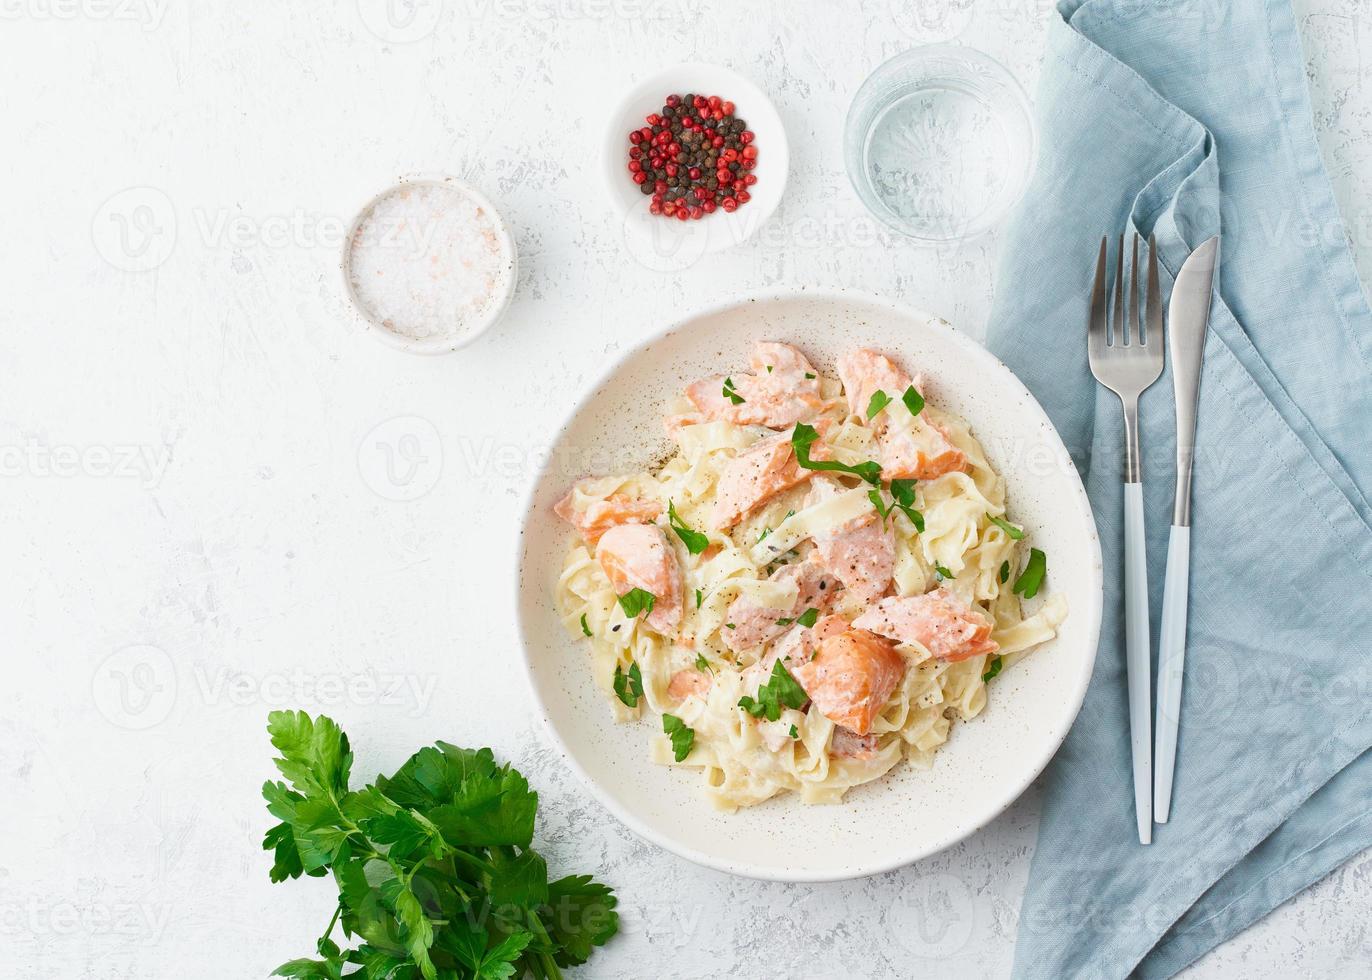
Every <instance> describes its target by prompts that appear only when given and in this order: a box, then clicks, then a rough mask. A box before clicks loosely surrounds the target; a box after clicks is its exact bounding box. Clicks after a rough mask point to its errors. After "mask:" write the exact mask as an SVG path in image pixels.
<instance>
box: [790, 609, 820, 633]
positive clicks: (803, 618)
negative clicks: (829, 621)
mask: <svg viewBox="0 0 1372 980" xmlns="http://www.w3.org/2000/svg"><path fill="white" fill-rule="evenodd" d="M818 619H819V610H818V609H816V608H814V607H813V606H811V607H810V608H809V609H807V610H805V611H804V612H803V613H801V614H800V615H799V616H797V617H796V622H797V623H799V624H800V625H801V626H804V627H805V628H806V629H809V628H810V627H811V626H814V625H815V622H816V621H817V620H818Z"/></svg>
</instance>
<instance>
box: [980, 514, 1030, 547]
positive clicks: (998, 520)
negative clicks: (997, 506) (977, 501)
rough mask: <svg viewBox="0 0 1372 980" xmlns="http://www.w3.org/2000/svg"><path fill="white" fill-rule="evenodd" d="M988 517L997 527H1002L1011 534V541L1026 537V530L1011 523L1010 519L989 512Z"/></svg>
mask: <svg viewBox="0 0 1372 980" xmlns="http://www.w3.org/2000/svg"><path fill="white" fill-rule="evenodd" d="M986 519H987V520H988V521H990V522H991V523H992V524H994V525H995V526H996V527H998V528H1000V529H1001V530H1002V531H1004V532H1005V533H1006V534H1008V535H1010V540H1011V541H1018V540H1020V538H1022V537H1024V531H1022V530H1021V529H1020V528H1017V527H1015V525H1013V524H1011V523H1010V522H1009V521H1007V520H1005V519H1004V518H1002V517H994V516H992V515H991V514H987V515H986Z"/></svg>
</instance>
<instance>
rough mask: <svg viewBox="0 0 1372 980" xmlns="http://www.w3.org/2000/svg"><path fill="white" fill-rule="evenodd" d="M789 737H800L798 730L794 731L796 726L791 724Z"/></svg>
mask: <svg viewBox="0 0 1372 980" xmlns="http://www.w3.org/2000/svg"><path fill="white" fill-rule="evenodd" d="M791 737H792V738H800V732H798V731H796V726H795V725H792V726H791Z"/></svg>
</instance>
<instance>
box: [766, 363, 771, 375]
mask: <svg viewBox="0 0 1372 980" xmlns="http://www.w3.org/2000/svg"><path fill="white" fill-rule="evenodd" d="M767 373H768V374H771V373H772V365H770V364H768V365H767Z"/></svg>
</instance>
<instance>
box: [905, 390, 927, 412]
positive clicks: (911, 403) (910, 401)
mask: <svg viewBox="0 0 1372 980" xmlns="http://www.w3.org/2000/svg"><path fill="white" fill-rule="evenodd" d="M900 400H901V401H903V402H904V403H905V407H906V408H908V409H909V410H910V414H911V415H918V414H919V413H920V412H922V411H924V396H923V395H921V394H920V393H919V392H918V391H916V390H915V386H914V385H911V386H910V387H908V388H906V389H905V394H903V395H901V396H900Z"/></svg>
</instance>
